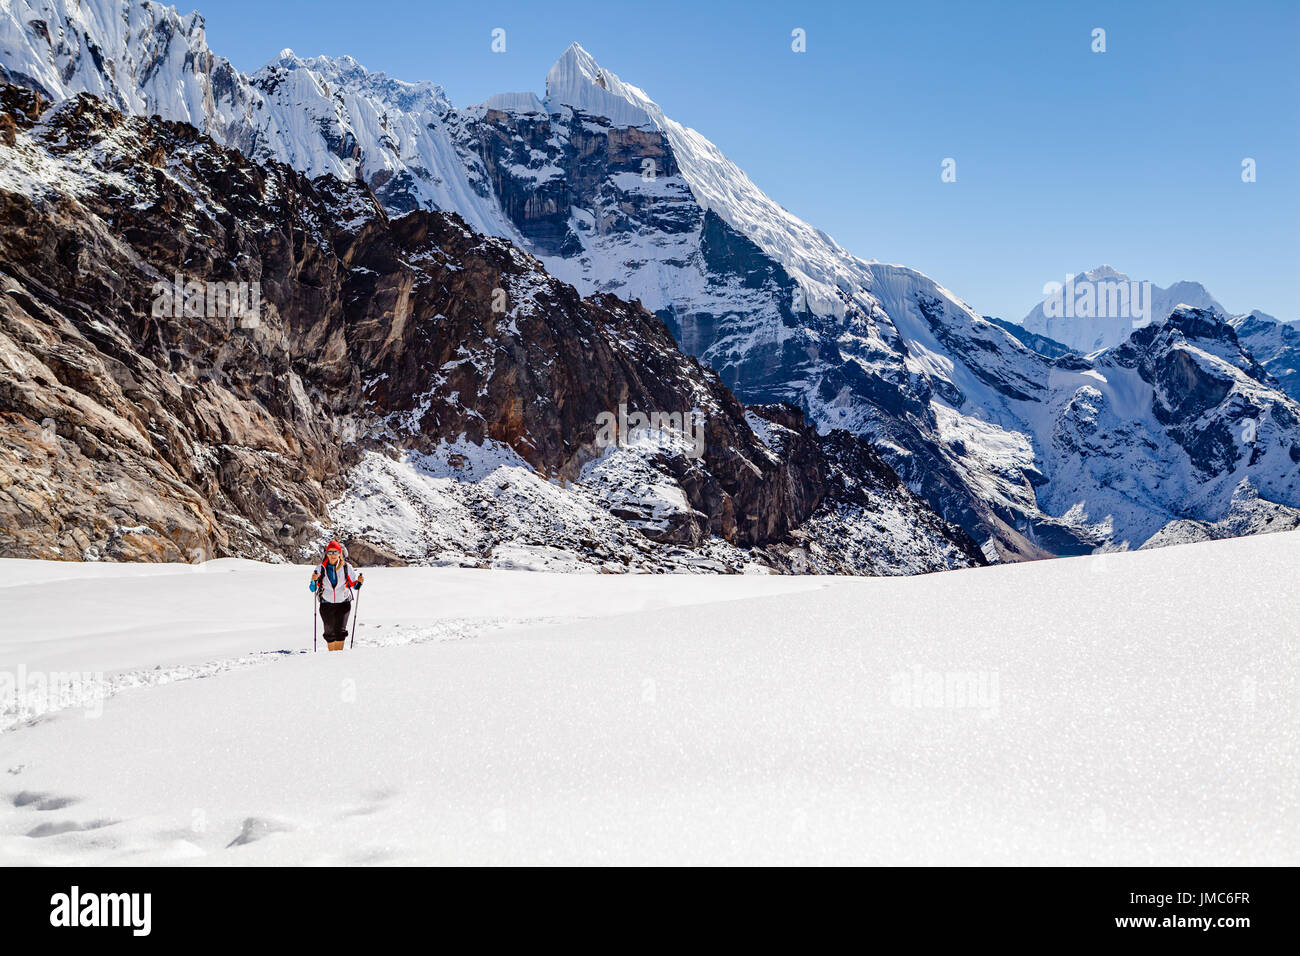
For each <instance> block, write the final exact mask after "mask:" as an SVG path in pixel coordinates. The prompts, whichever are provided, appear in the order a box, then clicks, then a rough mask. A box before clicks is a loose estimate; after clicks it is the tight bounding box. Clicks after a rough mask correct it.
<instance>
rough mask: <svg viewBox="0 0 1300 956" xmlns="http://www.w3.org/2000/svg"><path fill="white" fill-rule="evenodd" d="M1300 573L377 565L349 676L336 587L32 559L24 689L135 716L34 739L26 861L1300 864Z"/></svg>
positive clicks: (1265, 564)
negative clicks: (596, 573) (47, 689)
mask: <svg viewBox="0 0 1300 956" xmlns="http://www.w3.org/2000/svg"><path fill="white" fill-rule="evenodd" d="M1298 563H1300V535H1297V534H1296V533H1287V534H1277V535H1268V536H1263V537H1258V538H1249V539H1238V540H1233V541H1220V542H1210V543H1207V544H1198V545H1195V546H1188V547H1174V548H1164V549H1160V550H1158V551H1142V552H1134V553H1129V554H1113V555H1096V556H1091V557H1086V558H1078V559H1068V560H1062V561H1054V562H1036V563H1029V564H1021V565H1016V566H1005V567H997V568H986V569H979V570H975V571H957V572H954V573H951V574H944V575H939V576H935V577H930V578H926V579H924V580H923V581H922V580H917V579H826V578H786V579H770V578H765V579H761V580H760V579H745V578H726V579H717V578H711V579H700V578H682V577H657V578H645V577H642V578H630V577H627V576H621V577H617V578H615V577H585V578H577V577H574V576H564V575H548V574H532V575H527V574H519V573H513V572H507V571H467V570H459V569H372V570H370V571H369V572H368V573H367V575H366V587H365V589H364V591H363V597H362V600H361V606H360V610H359V614H360V623H361V626H360V629H359V636H358V638H357V646H356V649H355V650H352V651H347V652H345V653H342V654H328V653H324V652H322V653H319V654H316V655H314V656H313V655H312V654H311V653H310V645H311V633H310V622H309V621H308V619H307V616H308V613H309V610H310V598H309V595H308V592H307V590H306V587H305V581H306V576H307V570H306V569H305V568H271V567H267V566H264V565H256V564H252V563H248V562H214V563H211V564H206V565H201V566H199V567H196V568H189V567H166V566H152V567H149V568H143V567H139V566H134V567H132V566H121V565H116V566H96V565H66V564H38V563H34V562H9V561H6V562H0V614H2V615H3V618H4V620H5V621H6V622H7V625H8V626H7V627H6V628H5V630H4V633H3V634H0V681H3V680H4V679H5V678H8V679H9V682H10V683H9V684H8V685H7V687H8V689H9V690H10V691H11V692H12V691H13V689H14V681H15V679H16V678H18V677H19V676H20V675H21V676H22V678H23V679H24V689H25V690H28V691H29V693H28V694H27V697H26V700H27V702H28V703H35V702H37V694H36V691H37V690H39V676H41V675H50V674H52V673H56V672H61V673H64V674H68V673H72V672H80V673H83V674H84V673H88V674H89V677H88V685H87V686H88V687H89V688H90V689H91V690H92V691H93V690H95V689H100V688H102V689H105V690H107V691H108V692H109V694H110V696H108V697H107V699H106V700H102V701H101V700H98V699H96V698H94V697H93V696H92V697H90V698H89V699H77V698H70V699H69V700H67V701H65V702H64V706H63V707H62V709H60V710H57V711H54V712H52V713H47V714H44V715H43V716H40V717H38V718H37V719H34V720H31V721H30V722H24V723H23V724H21V725H19V726H13V727H11V728H10V729H8V730H6V731H4V732H3V733H0V768H3V769H4V771H5V773H4V774H3V776H2V779H3V780H4V781H5V790H4V797H5V799H4V800H3V801H0V860H3V861H4V862H6V863H9V864H72V865H85V864H98V863H105V864H112V863H136V864H139V863H145V864H147V863H179V864H191V865H206V864H267V865H272V864H307V863H317V864H359V863H372V864H373V863H390V864H411V863H516V864H520V863H679V864H680V863H859V864H862V863H874V864H918V865H919V864H1055V865H1089V864H1093V865H1095V864H1110V865H1116V864H1132V865H1148V864H1163V865H1227V864H1240V865H1295V864H1296V863H1298V862H1300V798H1298V797H1297V795H1298V794H1300V746H1298V745H1297V741H1300V671H1298V669H1297V664H1296V655H1295V647H1294V635H1295V634H1296V633H1297V632H1300V604H1297V603H1296V602H1295V601H1294V600H1279V595H1288V594H1290V593H1291V592H1292V585H1293V582H1292V575H1293V573H1294V568H1295V567H1296V566H1297V564H1298ZM1207 582H1212V586H1207ZM231 593H236V594H238V595H239V596H240V599H239V600H238V601H234V602H232V601H230V599H229V595H230V594H231ZM106 607H111V608H112V609H113V612H114V616H113V620H112V622H111V628H108V629H106V625H105V622H104V619H103V616H102V611H103V609H104V608H106ZM972 609H977V611H978V613H973V612H972ZM37 631H39V633H41V634H42V636H43V638H44V639H43V640H41V641H39V642H38V641H34V640H32V638H31V635H32V634H33V633H36V632H37ZM1135 635H1140V636H1141V639H1140V640H1137V639H1135ZM20 668H21V670H20ZM96 672H102V678H103V680H102V683H101V682H99V681H98V680H96V677H97V674H96ZM193 678H206V679H193ZM2 689H5V685H3V684H0V690H2Z"/></svg>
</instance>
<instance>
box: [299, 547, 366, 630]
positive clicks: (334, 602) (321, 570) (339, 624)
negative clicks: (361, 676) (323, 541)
mask: <svg viewBox="0 0 1300 956" xmlns="http://www.w3.org/2000/svg"><path fill="white" fill-rule="evenodd" d="M365 580H366V576H365V575H364V574H357V573H356V569H354V568H353V567H352V565H351V564H349V563H348V559H347V552H346V551H345V550H344V549H343V545H341V544H339V543H338V542H337V541H331V542H330V543H329V544H328V545H326V546H325V560H324V561H322V562H321V564H320V567H318V568H317V569H316V570H315V571H314V572H313V573H312V576H311V589H312V591H313V592H315V594H316V597H317V603H318V604H319V605H320V619H321V622H322V623H323V624H324V625H325V642H326V643H327V644H328V645H329V649H330V650H331V651H341V650H343V644H344V640H345V639H346V638H347V636H348V627H347V625H348V614H350V613H351V611H352V598H353V597H354V596H355V595H356V592H357V591H358V590H359V589H360V587H361V585H362V584H363V583H364V582H365Z"/></svg>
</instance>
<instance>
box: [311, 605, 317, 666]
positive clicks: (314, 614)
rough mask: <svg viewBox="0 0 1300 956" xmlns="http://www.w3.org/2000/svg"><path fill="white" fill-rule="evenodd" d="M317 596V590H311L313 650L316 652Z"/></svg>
mask: <svg viewBox="0 0 1300 956" xmlns="http://www.w3.org/2000/svg"><path fill="white" fill-rule="evenodd" d="M316 597H317V594H316V592H315V591H312V592H311V652H312V653H313V654H315V653H316Z"/></svg>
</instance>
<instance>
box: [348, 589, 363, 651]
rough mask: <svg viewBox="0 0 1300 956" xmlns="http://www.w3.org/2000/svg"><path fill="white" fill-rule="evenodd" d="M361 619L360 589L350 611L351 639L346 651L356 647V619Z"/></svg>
mask: <svg viewBox="0 0 1300 956" xmlns="http://www.w3.org/2000/svg"><path fill="white" fill-rule="evenodd" d="M359 617H361V588H357V606H356V607H354V608H353V609H352V639H351V640H350V641H349V642H348V650H352V648H354V647H356V646H357V618H359Z"/></svg>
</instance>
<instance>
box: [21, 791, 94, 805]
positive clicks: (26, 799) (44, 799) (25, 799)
mask: <svg viewBox="0 0 1300 956" xmlns="http://www.w3.org/2000/svg"><path fill="white" fill-rule="evenodd" d="M80 802H81V801H80V799H79V798H77V797H57V796H55V795H54V794H52V793H37V792H35V791H33V790H24V791H23V792H22V793H20V794H18V795H17V796H15V797H14V798H13V805H14V806H15V807H32V808H33V809H36V810H62V809H63V808H64V807H70V806H72V805H73V804H74V803H80Z"/></svg>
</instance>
